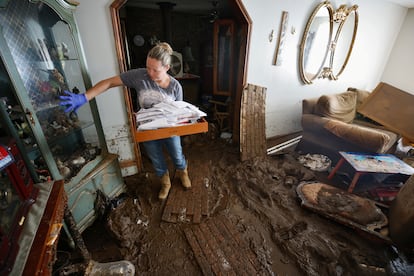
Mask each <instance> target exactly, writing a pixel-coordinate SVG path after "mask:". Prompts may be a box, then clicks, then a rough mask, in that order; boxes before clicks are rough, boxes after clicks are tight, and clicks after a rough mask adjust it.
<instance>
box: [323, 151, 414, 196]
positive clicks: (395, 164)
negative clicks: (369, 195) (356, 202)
mask: <svg viewBox="0 0 414 276" xmlns="http://www.w3.org/2000/svg"><path fill="white" fill-rule="evenodd" d="M339 154H340V155H341V159H340V160H339V161H338V163H337V164H336V166H335V167H334V168H333V169H332V171H331V172H330V174H329V175H328V179H332V178H333V177H334V175H335V174H336V172H337V171H338V170H339V168H340V167H341V166H342V165H343V164H344V162H345V161H346V162H348V163H349V164H350V165H351V166H352V168H353V169H354V170H355V174H354V177H353V178H352V181H351V184H350V185H349V187H348V192H350V193H352V191H353V190H354V188H355V185H356V183H357V182H358V179H359V177H360V176H361V175H362V174H365V173H383V174H397V173H400V174H406V175H412V174H414V168H413V167H411V166H410V165H408V164H407V163H405V162H404V161H402V160H401V159H398V158H397V157H396V156H394V155H392V154H380V153H368V154H367V153H359V152H344V151H340V152H339Z"/></svg>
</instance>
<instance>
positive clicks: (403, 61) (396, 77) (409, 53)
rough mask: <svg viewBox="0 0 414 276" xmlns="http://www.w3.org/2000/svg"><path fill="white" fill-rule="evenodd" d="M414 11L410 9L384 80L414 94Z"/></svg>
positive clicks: (383, 76) (383, 77)
mask: <svg viewBox="0 0 414 276" xmlns="http://www.w3.org/2000/svg"><path fill="white" fill-rule="evenodd" d="M413 26H414V9H409V10H408V13H407V16H406V18H405V21H404V24H403V27H402V28H401V31H400V33H399V35H398V38H397V40H396V42H395V46H394V48H393V50H392V52H391V55H390V58H389V60H388V63H387V66H386V68H385V71H384V74H383V75H382V78H381V79H382V80H383V81H384V82H387V83H389V84H391V85H394V86H396V87H398V88H400V89H402V90H404V91H407V92H409V93H411V94H414V80H413V64H414V51H413V49H414V36H413Z"/></svg>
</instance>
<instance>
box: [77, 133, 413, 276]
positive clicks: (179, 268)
mask: <svg viewBox="0 0 414 276" xmlns="http://www.w3.org/2000/svg"><path fill="white" fill-rule="evenodd" d="M183 144H184V152H185V155H186V158H187V159H188V163H189V174H190V177H191V179H192V181H193V188H194V189H195V190H196V191H193V192H192V194H190V193H191V191H184V190H183V189H182V188H181V186H180V183H179V182H178V181H176V180H173V188H172V189H175V191H177V193H176V195H175V196H173V195H172V193H170V197H169V198H168V199H167V200H166V201H164V202H160V201H159V200H158V198H157V196H158V191H159V188H160V186H159V182H158V180H157V179H156V178H155V177H154V175H153V172H152V169H151V166H150V165H149V163H148V160H147V159H145V160H144V167H145V169H146V171H145V172H143V173H140V174H138V175H134V176H129V177H126V178H125V183H126V186H127V193H126V194H127V196H124V197H122V198H120V199H119V200H118V201H117V204H116V206H114V207H113V208H112V210H111V211H110V212H109V213H108V214H107V215H106V216H105V217H104V218H102V220H101V221H100V222H98V223H99V225H101V226H103V228H104V229H105V232H106V233H107V234H108V237H110V238H111V239H112V240H113V241H114V244H115V246H114V245H107V246H106V247H105V244H106V243H108V240H107V239H108V238H105V235H106V234H105V235H103V234H99V233H101V232H99V231H102V228H100V229H99V230H98V232H96V231H97V230H96V229H95V230H93V228H92V229H88V230H87V231H85V233H84V235H85V236H86V238H85V240H86V243H87V245H88V247H89V248H90V249H91V251H92V252H91V253H92V256H93V258H94V259H95V260H97V261H113V260H115V259H117V258H119V259H125V260H129V261H130V262H132V263H133V264H134V265H135V269H136V275H408V274H405V272H407V270H404V269H405V268H406V267H405V268H404V266H405V264H404V260H402V259H401V258H399V257H398V256H397V251H396V249H395V248H393V247H392V246H389V245H386V244H384V243H383V242H381V241H379V240H377V239H372V237H370V236H366V235H362V233H359V232H358V231H355V229H352V228H350V227H345V226H343V225H342V224H339V223H337V222H335V221H332V220H329V219H327V218H325V217H323V216H320V215H318V214H317V213H315V212H312V211H310V210H308V209H305V208H304V207H302V206H301V204H300V200H299V199H298V195H297V193H296V187H297V186H298V185H299V184H300V183H302V182H304V181H306V182H308V181H315V180H317V179H320V178H321V177H322V178H323V177H324V175H323V173H315V172H313V171H311V170H309V169H307V168H305V167H303V166H302V165H301V164H300V163H299V162H298V161H297V157H298V153H296V152H294V151H288V152H285V153H283V154H277V155H272V156H267V157H265V158H257V159H252V160H248V161H245V162H242V163H241V162H240V161H239V149H238V148H237V147H235V146H233V145H232V144H231V142H230V141H228V140H223V139H211V138H209V137H207V136H204V135H193V136H189V137H186V138H185V139H184V140H183ZM173 171H174V170H173V168H171V170H170V173H171V174H172V175H173ZM197 189H198V190H197ZM178 192H179V193H181V194H179V193H178ZM186 193H188V194H186ZM183 194H184V196H183ZM177 195H178V196H177ZM172 197H176V198H175V202H173V201H174V199H173V198H172ZM179 197H181V198H186V199H185V203H183V201H180V200H179V199H178V198H179ZM203 198H204V199H205V200H206V202H207V204H206V205H205V206H204V205H203V204H202V203H200V205H197V206H201V207H200V209H204V212H201V213H197V214H198V215H199V216H198V218H199V219H198V220H196V219H195V213H196V212H197V211H196V209H197V208H195V207H194V206H196V205H195V203H193V202H195V201H197V200H199V199H200V200H201V199H203ZM168 200H170V203H169V202H168ZM178 201H179V202H178ZM171 202H172V203H171ZM200 202H202V200H201V201H200ZM169 204H170V205H177V204H181V205H180V206H179V207H180V208H181V209H178V210H182V214H181V213H180V212H181V211H178V214H176V215H175V217H174V219H172V220H171V219H170V220H166V219H165V217H166V216H165V215H166V214H165V213H166V212H167V209H168V210H170V212H171V210H172V209H171V208H170V207H171V206H170V205H169ZM189 204H190V205H189ZM188 206H191V207H188ZM203 206H204V207H203ZM167 207H168V208H167ZM189 209H191V210H193V209H194V211H193V213H191V212H190V211H189ZM168 215H171V214H168ZM94 235H95V243H94V242H93V241H92V240H93V238H91V237H93V236H94ZM96 235H99V236H100V237H97V236H96ZM99 239H101V241H99ZM102 239H106V241H102ZM96 241H98V243H100V244H99V245H97V244H96ZM94 247H95V249H94ZM96 248H100V249H98V250H97V249H96Z"/></svg>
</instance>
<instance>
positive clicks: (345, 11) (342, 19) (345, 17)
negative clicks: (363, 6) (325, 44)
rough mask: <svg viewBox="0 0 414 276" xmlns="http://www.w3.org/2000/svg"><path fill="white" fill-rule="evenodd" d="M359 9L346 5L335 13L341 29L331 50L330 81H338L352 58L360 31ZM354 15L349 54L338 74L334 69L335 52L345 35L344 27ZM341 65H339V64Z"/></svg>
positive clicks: (335, 19)
mask: <svg viewBox="0 0 414 276" xmlns="http://www.w3.org/2000/svg"><path fill="white" fill-rule="evenodd" d="M357 9H358V5H353V6H352V7H349V8H346V6H345V5H342V6H340V7H339V8H338V9H337V10H336V11H335V13H334V21H335V22H339V23H340V24H339V27H338V30H337V32H336V35H335V39H334V41H333V43H332V45H333V47H332V50H331V58H330V62H329V67H330V68H331V72H332V75H331V76H330V79H332V80H337V79H338V77H339V75H341V74H342V72H343V71H344V69H345V67H346V65H347V63H348V60H349V58H350V56H351V53H352V49H353V48H354V43H355V37H356V34H357V30H358V21H359V15H358V12H357ZM352 14H353V15H354V17H353V20H354V22H353V23H354V24H353V26H354V27H353V32H352V37H351V40H350V43H349V46H348V52H347V54H346V56H345V59H344V61H343V63H342V66H341V67H340V69H339V71H338V72H337V73H336V72H335V69H334V57H335V51H336V50H337V47H338V45H339V43H338V42H339V39H340V38H341V36H343V35H345V34H343V30H344V26H345V24H346V23H348V22H349V20H351V17H350V15H352ZM336 59H338V57H336ZM338 64H339V63H338Z"/></svg>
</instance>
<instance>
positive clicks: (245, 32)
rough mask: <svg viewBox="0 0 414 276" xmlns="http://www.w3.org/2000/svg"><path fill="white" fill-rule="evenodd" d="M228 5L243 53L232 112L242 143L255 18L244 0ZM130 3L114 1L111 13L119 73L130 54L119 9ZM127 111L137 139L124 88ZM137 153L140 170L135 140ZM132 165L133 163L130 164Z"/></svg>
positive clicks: (236, 136)
mask: <svg viewBox="0 0 414 276" xmlns="http://www.w3.org/2000/svg"><path fill="white" fill-rule="evenodd" d="M228 1H229V6H230V8H231V9H232V12H233V15H234V19H235V22H236V25H237V27H238V28H239V30H240V44H239V45H238V46H239V47H240V52H239V56H238V57H237V58H238V64H239V66H238V68H237V70H236V72H235V77H236V78H237V81H236V94H235V99H234V108H233V110H234V114H233V116H232V117H233V123H232V126H233V142H235V143H237V144H239V142H240V104H241V95H242V91H243V89H244V87H245V86H246V79H247V64H248V54H249V45H250V33H251V26H252V21H251V19H250V16H249V15H248V13H247V10H246V9H245V7H244V5H243V3H242V0H228ZM127 2H128V0H114V1H113V2H112V4H111V5H110V14H111V20H112V28H113V32H114V39H115V49H116V54H117V59H118V65H119V71H120V73H122V72H125V71H127V61H128V59H127V56H126V53H127V51H126V42H125V37H126V36H125V33H124V31H123V28H122V25H121V24H122V23H121V19H120V15H119V10H120V9H121V8H122V7H123V6H124V5H125V4H126V3H127ZM123 93H124V99H125V105H126V111H127V115H128V121H129V126H130V131H131V134H132V137H133V141H135V131H136V124H135V120H134V112H133V110H134V109H133V106H132V100H131V97H130V91H129V89H128V88H127V87H125V86H124V87H123ZM133 147H134V153H135V163H136V166H137V169H138V171H139V172H141V171H142V170H143V169H144V168H143V163H142V155H141V150H140V148H139V146H138V143H135V142H134V143H133ZM131 165H133V164H131Z"/></svg>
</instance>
